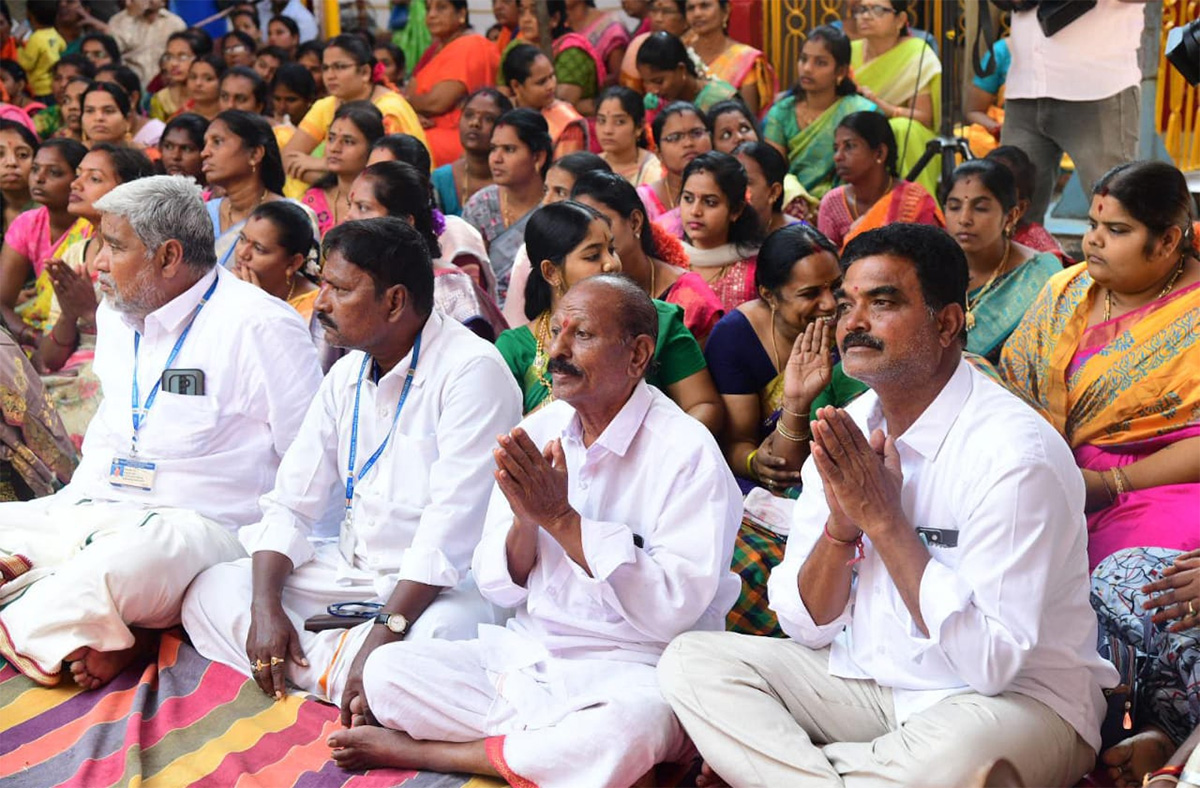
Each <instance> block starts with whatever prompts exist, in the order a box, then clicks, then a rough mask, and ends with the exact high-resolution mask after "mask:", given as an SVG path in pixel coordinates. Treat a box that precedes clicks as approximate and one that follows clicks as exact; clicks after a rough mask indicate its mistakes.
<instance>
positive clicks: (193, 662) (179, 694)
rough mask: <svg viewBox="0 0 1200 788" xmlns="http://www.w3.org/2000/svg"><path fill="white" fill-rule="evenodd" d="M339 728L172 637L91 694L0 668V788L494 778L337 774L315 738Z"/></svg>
mask: <svg viewBox="0 0 1200 788" xmlns="http://www.w3.org/2000/svg"><path fill="white" fill-rule="evenodd" d="M0 664H2V663H0ZM338 727H340V723H339V722H338V713H337V709H335V708H333V707H332V706H328V705H326V704H323V703H319V702H317V701H315V700H311V699H303V698H300V697H289V698H287V699H286V700H285V701H283V702H280V703H274V702H272V701H271V700H270V699H269V698H267V697H266V696H265V695H263V693H262V692H261V691H260V690H259V689H258V687H257V686H256V685H255V684H254V683H253V682H252V681H250V680H249V679H247V678H245V677H244V676H242V675H241V674H239V673H237V672H236V671H234V670H232V669H230V668H228V667H226V666H224V665H218V664H214V663H212V662H209V661H208V660H206V659H204V658H203V657H201V656H200V655H199V654H197V653H196V651H195V650H194V649H192V647H191V646H189V645H187V644H186V643H184V642H182V641H181V639H180V637H179V636H178V635H177V634H173V633H167V634H165V635H164V636H163V639H162V645H161V647H160V650H159V656H158V661H157V662H156V663H153V664H150V665H148V666H145V667H144V668H130V669H129V670H127V671H125V672H124V673H122V674H121V675H120V676H118V677H117V678H116V679H114V680H113V681H112V682H111V683H110V684H109V685H108V686H106V687H104V688H103V689H100V690H97V691H94V692H83V691H82V690H80V689H79V688H78V687H76V686H75V685H74V684H73V683H71V682H69V681H67V682H64V683H62V684H61V685H60V686H58V687H54V688H50V689H46V688H43V687H39V686H37V685H36V684H34V683H33V682H32V681H30V680H29V679H26V678H25V677H24V676H22V675H20V674H19V673H17V672H16V671H14V670H13V669H12V668H11V667H10V666H8V665H3V667H2V668H0V784H3V785H4V786H5V788H45V787H46V786H53V785H63V786H81V788H82V787H86V788H107V786H164V788H166V787H169V788H176V787H177V786H185V785H199V786H222V787H224V786H236V787H237V788H251V787H252V786H264V788H286V787H287V786H292V787H294V788H325V786H330V787H333V786H338V787H341V786H344V787H345V788H375V786H397V785H404V786H405V788H460V787H462V788H485V786H495V785H497V783H495V782H493V781H488V780H478V779H475V780H473V779H468V778H466V777H463V776H453V775H440V774H432V773H426V772H411V771H409V772H406V771H398V770H390V769H380V770H375V771H370V772H366V773H352V772H346V771H343V770H341V769H339V768H337V767H336V766H335V765H334V764H333V761H332V760H331V759H330V757H329V748H328V746H326V744H325V740H326V738H327V737H328V735H329V734H330V733H332V732H333V731H334V730H337V729H338Z"/></svg>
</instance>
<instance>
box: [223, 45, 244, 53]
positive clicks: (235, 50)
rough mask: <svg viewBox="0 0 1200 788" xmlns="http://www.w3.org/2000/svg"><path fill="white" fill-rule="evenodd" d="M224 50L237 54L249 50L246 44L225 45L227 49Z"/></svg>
mask: <svg viewBox="0 0 1200 788" xmlns="http://www.w3.org/2000/svg"><path fill="white" fill-rule="evenodd" d="M222 51H223V52H226V53H229V54H237V53H238V52H245V51H247V50H246V46H245V45H244V44H234V45H233V46H227V47H225V49H223V50H222Z"/></svg>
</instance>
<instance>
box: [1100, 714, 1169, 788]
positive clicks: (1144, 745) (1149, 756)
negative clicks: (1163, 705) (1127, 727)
mask: <svg viewBox="0 0 1200 788" xmlns="http://www.w3.org/2000/svg"><path fill="white" fill-rule="evenodd" d="M1174 751H1175V743H1174V742H1173V741H1171V737H1170V736H1168V735H1167V734H1165V733H1163V732H1162V731H1160V730H1159V729H1158V728H1154V727H1147V728H1146V729H1145V730H1143V731H1141V732H1140V733H1137V734H1134V735H1133V736H1130V737H1129V738H1128V739H1125V740H1124V741H1122V742H1120V743H1119V744H1114V745H1113V746H1112V747H1109V748H1108V749H1107V750H1105V751H1104V752H1103V753H1101V754H1100V761H1101V762H1102V763H1103V764H1104V765H1105V767H1107V770H1108V775H1109V776H1110V777H1111V778H1112V779H1113V780H1114V782H1115V783H1116V785H1117V788H1133V787H1134V786H1138V785H1141V784H1142V776H1143V775H1145V774H1146V772H1152V771H1155V770H1157V769H1161V768H1162V767H1163V766H1164V765H1166V763H1167V761H1168V760H1170V758H1171V753H1173V752H1174Z"/></svg>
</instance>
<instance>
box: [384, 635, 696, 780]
mask: <svg viewBox="0 0 1200 788" xmlns="http://www.w3.org/2000/svg"><path fill="white" fill-rule="evenodd" d="M363 691H364V693H365V694H366V697H367V705H368V706H369V707H370V708H371V712H372V713H373V714H374V715H375V717H376V719H377V720H378V721H379V723H380V724H381V725H384V726H386V727H388V728H393V729H395V730H399V731H403V732H405V733H407V734H408V735H409V736H412V737H413V738H414V739H420V740H432V741H451V742H467V741H478V740H480V739H485V740H486V742H485V748H486V750H487V753H488V759H489V760H490V761H491V764H492V766H493V767H495V768H496V770H497V771H498V772H500V773H501V774H502V775H503V776H504V777H505V779H507V780H508V781H509V782H510V783H511V784H513V785H518V784H536V785H539V786H543V788H552V787H553V786H573V787H574V786H609V785H611V786H628V785H631V784H632V783H634V782H635V781H636V780H638V778H640V777H642V776H643V775H644V774H645V773H646V772H648V771H649V770H650V769H652V768H653V767H654V766H655V764H658V763H662V762H676V761H681V760H683V759H684V758H685V757H686V756H687V754H688V753H690V752H692V749H691V745H690V743H689V742H688V740H687V737H686V736H685V735H684V733H683V729H682V728H681V727H680V725H679V721H678V720H676V718H675V715H674V714H673V713H672V711H671V707H670V706H669V705H667V702H666V701H665V700H664V699H663V696H662V694H661V693H660V692H659V689H658V681H657V679H656V677H655V671H654V666H652V665H646V664H642V663H637V662H623V661H620V660H619V659H578V660H575V659H562V658H554V657H550V656H549V655H548V654H547V653H546V652H545V650H544V649H542V648H541V646H540V645H539V644H537V643H536V642H533V641H531V640H529V639H527V638H525V637H524V636H523V635H520V634H518V633H514V632H511V631H509V630H506V629H501V628H498V627H480V639H478V640H471V641H467V642H463V643H442V642H438V641H430V642H423V643H412V642H408V641H405V642H403V643H392V644H389V645H386V646H383V647H381V648H379V649H377V650H376V651H374V652H373V653H372V654H371V656H370V657H368V658H367V664H366V668H365V669H364V671H363ZM526 781H528V782H526Z"/></svg>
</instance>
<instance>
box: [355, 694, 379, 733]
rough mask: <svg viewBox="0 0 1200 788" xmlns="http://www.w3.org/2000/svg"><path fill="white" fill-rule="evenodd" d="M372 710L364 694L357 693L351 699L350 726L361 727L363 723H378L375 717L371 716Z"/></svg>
mask: <svg viewBox="0 0 1200 788" xmlns="http://www.w3.org/2000/svg"><path fill="white" fill-rule="evenodd" d="M370 714H371V710H370V709H368V708H367V702H366V700H364V699H363V696H362V695H355V696H354V697H353V698H352V699H351V700H350V727H351V728H361V727H362V726H363V725H376V724H377V723H376V722H375V719H374V717H371V716H370Z"/></svg>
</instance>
